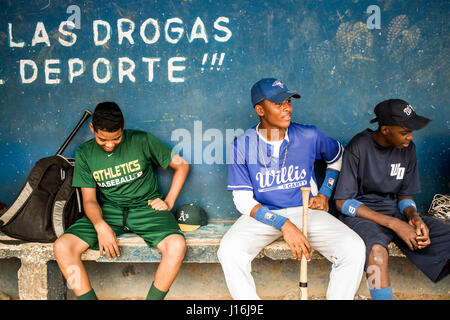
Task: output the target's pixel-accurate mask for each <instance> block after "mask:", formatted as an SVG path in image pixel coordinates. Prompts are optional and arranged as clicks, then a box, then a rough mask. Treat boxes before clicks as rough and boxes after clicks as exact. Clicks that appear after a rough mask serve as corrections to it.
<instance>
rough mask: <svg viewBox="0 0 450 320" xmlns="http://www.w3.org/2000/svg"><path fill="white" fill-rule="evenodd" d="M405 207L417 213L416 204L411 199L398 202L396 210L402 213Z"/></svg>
mask: <svg viewBox="0 0 450 320" xmlns="http://www.w3.org/2000/svg"><path fill="white" fill-rule="evenodd" d="M407 207H413V208H414V209H415V210H416V211H417V207H416V203H415V202H414V201H412V200H411V199H403V200H401V201H399V202H398V208H399V209H400V212H401V213H403V211H404V210H405V209H406V208H407Z"/></svg>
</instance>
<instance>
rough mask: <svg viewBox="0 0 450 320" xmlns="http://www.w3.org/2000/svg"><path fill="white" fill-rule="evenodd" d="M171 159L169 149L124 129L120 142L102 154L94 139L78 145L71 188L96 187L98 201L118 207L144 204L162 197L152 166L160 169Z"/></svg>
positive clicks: (150, 137) (151, 139)
mask: <svg viewBox="0 0 450 320" xmlns="http://www.w3.org/2000/svg"><path fill="white" fill-rule="evenodd" d="M171 160H172V149H171V148H170V147H169V146H167V145H165V144H164V143H163V142H162V141H161V140H159V139H158V138H156V137H155V136H154V135H152V134H151V133H149V132H144V131H139V130H124V131H123V135H122V141H121V142H120V143H119V144H118V145H117V146H116V147H115V149H114V150H113V151H112V152H106V151H105V150H103V148H102V147H100V146H99V145H98V144H97V142H96V141H95V139H92V140H89V141H87V142H85V143H83V144H82V145H80V146H79V147H78V149H77V151H76V155H75V170H74V174H73V182H72V185H73V186H74V187H80V188H96V187H97V188H98V189H99V190H100V195H101V198H100V200H101V201H103V202H104V203H106V202H108V203H111V204H113V205H116V206H119V207H131V208H132V207H138V206H142V205H147V201H148V200H149V199H155V198H162V197H163V195H162V193H161V192H160V191H159V188H158V185H157V182H156V175H155V172H154V170H153V166H155V165H157V166H160V167H162V168H164V169H166V168H167V167H168V166H169V163H170V161H171Z"/></svg>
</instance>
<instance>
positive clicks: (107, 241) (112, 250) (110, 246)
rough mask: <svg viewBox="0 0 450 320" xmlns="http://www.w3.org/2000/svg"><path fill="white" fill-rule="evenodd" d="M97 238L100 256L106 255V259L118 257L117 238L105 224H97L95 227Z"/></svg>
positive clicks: (103, 222)
mask: <svg viewBox="0 0 450 320" xmlns="http://www.w3.org/2000/svg"><path fill="white" fill-rule="evenodd" d="M95 230H96V231H97V237H98V247H99V251H100V256H103V255H104V254H106V256H107V257H108V259H111V257H112V258H113V259H115V258H117V257H118V256H120V251H119V246H118V245H117V237H116V234H115V233H114V231H113V230H112V229H111V227H110V226H109V225H108V224H107V223H106V222H105V221H102V222H99V223H98V224H96V225H95Z"/></svg>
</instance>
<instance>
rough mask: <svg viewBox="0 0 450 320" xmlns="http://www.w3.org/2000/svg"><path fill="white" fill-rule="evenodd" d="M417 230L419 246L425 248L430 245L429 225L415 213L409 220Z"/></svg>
mask: <svg viewBox="0 0 450 320" xmlns="http://www.w3.org/2000/svg"><path fill="white" fill-rule="evenodd" d="M408 223H409V224H410V225H411V226H412V227H414V228H415V230H416V241H417V248H418V249H423V248H425V247H426V246H428V245H430V243H431V240H430V232H429V230H428V227H427V225H426V224H425V223H424V222H423V220H422V218H420V216H419V215H417V214H416V215H414V216H413V217H412V218H411V219H410V220H409V222H408Z"/></svg>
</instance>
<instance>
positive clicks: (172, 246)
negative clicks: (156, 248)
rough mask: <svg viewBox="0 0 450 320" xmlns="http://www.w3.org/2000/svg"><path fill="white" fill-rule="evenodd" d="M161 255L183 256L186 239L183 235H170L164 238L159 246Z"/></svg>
mask: <svg viewBox="0 0 450 320" xmlns="http://www.w3.org/2000/svg"><path fill="white" fill-rule="evenodd" d="M161 253H162V254H163V255H169V256H172V257H179V258H181V259H182V258H184V255H185V253H186V240H185V239H184V237H183V236H180V235H172V236H169V237H168V238H166V243H165V245H164V246H163V247H162V248H161Z"/></svg>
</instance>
